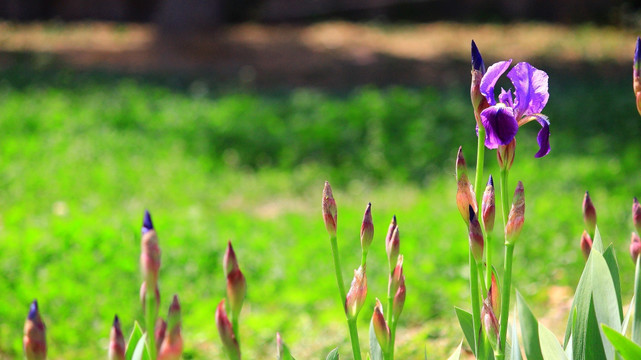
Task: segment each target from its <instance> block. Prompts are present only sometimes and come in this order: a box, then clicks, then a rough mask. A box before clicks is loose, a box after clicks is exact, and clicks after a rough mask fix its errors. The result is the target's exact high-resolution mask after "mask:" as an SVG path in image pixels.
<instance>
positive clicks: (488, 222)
mask: <svg viewBox="0 0 641 360" xmlns="http://www.w3.org/2000/svg"><path fill="white" fill-rule="evenodd" d="M494 201H495V195H494V180H493V179H492V175H490V179H489V180H488V181H487V186H486V187H485V192H484V193H483V201H482V202H481V214H482V215H483V226H485V231H487V232H490V231H492V230H493V229H494V217H495V213H496V206H495V204H494Z"/></svg>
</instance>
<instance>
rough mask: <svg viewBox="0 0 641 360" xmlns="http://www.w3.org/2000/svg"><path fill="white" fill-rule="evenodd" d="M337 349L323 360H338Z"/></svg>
mask: <svg viewBox="0 0 641 360" xmlns="http://www.w3.org/2000/svg"><path fill="white" fill-rule="evenodd" d="M338 359H339V357H338V348H336V349H334V350H332V351H330V352H329V354H327V358H326V359H325V360H338Z"/></svg>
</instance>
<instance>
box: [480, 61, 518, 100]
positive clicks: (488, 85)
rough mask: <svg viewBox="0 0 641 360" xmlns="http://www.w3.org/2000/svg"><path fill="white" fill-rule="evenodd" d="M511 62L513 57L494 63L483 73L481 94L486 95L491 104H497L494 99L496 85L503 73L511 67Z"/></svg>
mask: <svg viewBox="0 0 641 360" xmlns="http://www.w3.org/2000/svg"><path fill="white" fill-rule="evenodd" d="M511 63H512V59H510V60H505V61H499V62H497V63H496V64H492V66H490V67H489V68H488V69H487V72H486V73H485V75H483V79H481V85H480V86H479V90H480V91H481V94H483V96H485V98H486V99H487V102H488V103H489V104H490V105H496V100H494V86H495V85H496V82H497V81H498V80H499V78H500V77H501V75H503V73H504V72H505V71H506V70H507V68H508V67H510V64H511Z"/></svg>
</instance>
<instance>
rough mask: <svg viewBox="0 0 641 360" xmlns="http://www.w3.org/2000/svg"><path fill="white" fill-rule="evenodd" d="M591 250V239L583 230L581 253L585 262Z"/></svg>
mask: <svg viewBox="0 0 641 360" xmlns="http://www.w3.org/2000/svg"><path fill="white" fill-rule="evenodd" d="M591 250H592V238H590V234H588V232H587V231H585V230H583V234H582V235H581V252H583V256H585V260H587V259H588V257H590V251H591Z"/></svg>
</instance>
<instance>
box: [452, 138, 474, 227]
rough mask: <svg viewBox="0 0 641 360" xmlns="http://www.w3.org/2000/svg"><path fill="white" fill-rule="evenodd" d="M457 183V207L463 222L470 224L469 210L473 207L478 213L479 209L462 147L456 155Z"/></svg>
mask: <svg viewBox="0 0 641 360" xmlns="http://www.w3.org/2000/svg"><path fill="white" fill-rule="evenodd" d="M456 183H457V190H456V206H457V207H458V211H459V212H460V213H461V216H462V217H463V221H465V223H466V224H469V223H470V215H469V214H470V212H469V209H468V208H469V207H470V206H471V207H472V209H473V210H474V212H475V213H476V211H477V209H478V207H477V204H476V195H474V190H473V188H472V184H471V183H470V180H469V179H468V177H467V166H466V165H465V158H464V157H463V147H462V146H461V147H459V148H458V153H457V154H456Z"/></svg>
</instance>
